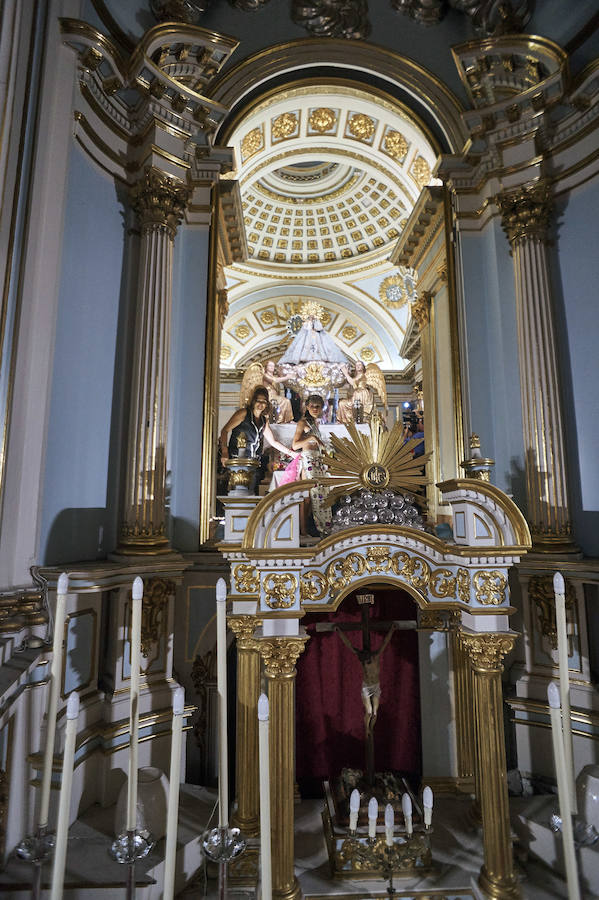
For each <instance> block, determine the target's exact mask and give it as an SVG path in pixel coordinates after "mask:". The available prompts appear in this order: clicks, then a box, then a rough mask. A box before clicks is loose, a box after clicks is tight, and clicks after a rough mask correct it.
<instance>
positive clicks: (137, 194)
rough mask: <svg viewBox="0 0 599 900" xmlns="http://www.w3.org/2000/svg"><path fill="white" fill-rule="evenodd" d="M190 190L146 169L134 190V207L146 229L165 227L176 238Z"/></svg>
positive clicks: (166, 176) (160, 173)
mask: <svg viewBox="0 0 599 900" xmlns="http://www.w3.org/2000/svg"><path fill="white" fill-rule="evenodd" d="M189 193H190V192H189V188H187V187H186V186H185V185H184V184H183V182H181V181H178V180H177V179H176V178H171V177H170V176H168V175H165V174H164V172H160V171H159V170H158V169H146V170H145V172H144V174H143V175H142V177H141V178H140V180H139V181H138V182H136V183H135V184H134V185H133V187H132V188H131V205H132V206H133V209H134V210H135V212H136V213H137V216H138V218H139V221H140V224H141V227H142V229H145V228H151V227H152V226H156V225H158V226H162V227H163V228H165V229H166V230H167V231H168V233H169V234H170V236H171V237H173V238H174V236H175V233H176V231H177V227H178V225H179V222H180V221H181V219H182V218H183V213H184V212H185V206H186V205H187V201H188V199H189Z"/></svg>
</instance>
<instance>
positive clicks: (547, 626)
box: [528, 575, 576, 650]
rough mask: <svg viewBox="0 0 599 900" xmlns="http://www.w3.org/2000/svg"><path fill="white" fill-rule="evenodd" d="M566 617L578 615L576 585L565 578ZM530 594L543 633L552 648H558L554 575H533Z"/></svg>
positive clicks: (529, 586) (573, 617) (571, 617)
mask: <svg viewBox="0 0 599 900" xmlns="http://www.w3.org/2000/svg"><path fill="white" fill-rule="evenodd" d="M565 585H566V618H567V619H571V620H574V619H575V617H576V591H575V590H574V585H573V584H572V583H571V582H570V581H568V579H566V580H565ZM528 596H529V598H530V599H531V600H532V602H533V603H534V605H535V608H536V611H537V615H538V617H539V624H540V626H541V633H542V634H543V635H544V636H545V637H546V638H547V639H548V641H549V644H550V646H551V649H552V650H557V626H556V623H555V592H554V588H553V576H552V575H533V576H532V578H531V579H530V581H529V582H528Z"/></svg>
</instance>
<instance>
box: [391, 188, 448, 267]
mask: <svg viewBox="0 0 599 900" xmlns="http://www.w3.org/2000/svg"><path fill="white" fill-rule="evenodd" d="M443 195H444V188H442V187H434V186H429V187H426V188H424V190H423V191H422V192H421V194H420V197H419V198H418V201H417V202H416V205H415V206H414V209H413V210H412V213H411V215H410V218H409V219H408V221H407V223H406V225H405V227H404V230H403V232H402V233H401V236H400V237H399V239H398V241H397V244H396V245H395V247H394V249H393V252H392V254H391V256H390V261H391V262H392V263H393V264H394V265H396V266H406V267H409V268H413V269H416V268H418V263H419V261H420V260H421V259H422V256H423V254H424V253H425V252H426V249H427V247H429V246H430V244H431V242H432V240H433V239H434V237H435V236H436V234H437V233H438V231H439V229H440V228H441V227H442V225H443V223H444V221H445V214H444V199H443Z"/></svg>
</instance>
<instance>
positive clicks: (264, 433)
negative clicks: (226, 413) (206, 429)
mask: <svg viewBox="0 0 599 900" xmlns="http://www.w3.org/2000/svg"><path fill="white" fill-rule="evenodd" d="M269 409H270V401H269V399H268V391H267V389H266V388H264V387H257V388H256V390H255V391H254V393H253V395H252V398H251V400H250V402H249V403H248V405H247V406H246V407H243V408H242V409H238V410H237V412H234V413H233V415H232V416H231V418H230V419H229V421H228V422H227V423H226V425H225V426H224V427H223V429H222V431H221V433H220V452H221V459H229V457H230V456H237V455H238V450H237V442H238V439H239V436H240V435H241V434H243V435H244V436H245V439H246V452H245V455H246V456H248V457H253V458H254V459H260V458H261V456H262V446H263V441H264V439H265V438H266V441H267V443H268V444H270V446H271V447H274V449H275V450H279V451H280V452H281V453H284V454H285V456H291V457H293V456H295V455H296V454H294V453H293V452H292V451H291V450H290V449H289V448H288V447H286V446H285V445H284V444H280V443H279V441H277V439H276V438H275V436H274V434H273V433H272V430H271V427H270V425H269V424H268V410H269ZM229 433H230V437H229ZM258 475H259V479H258V480H261V478H262V477H263V475H264V472H263V471H261V470H259V472H258Z"/></svg>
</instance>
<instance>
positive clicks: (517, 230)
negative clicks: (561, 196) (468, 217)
mask: <svg viewBox="0 0 599 900" xmlns="http://www.w3.org/2000/svg"><path fill="white" fill-rule="evenodd" d="M495 203H496V204H497V206H498V207H499V212H500V213H501V225H502V228H503V230H504V231H505V233H506V235H507V238H508V240H509V242H510V244H513V245H514V244H518V243H520V242H521V241H523V240H525V239H526V238H536V239H537V240H540V241H546V240H547V237H548V231H549V225H550V223H551V218H552V214H553V201H552V198H551V194H550V190H549V186H548V185H547V183H546V182H545V181H538V182H537V183H536V184H533V185H532V186H530V185H529V186H528V187H524V188H520V189H519V190H517V191H510V192H509V193H505V194H498V195H497V197H496V198H495Z"/></svg>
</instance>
